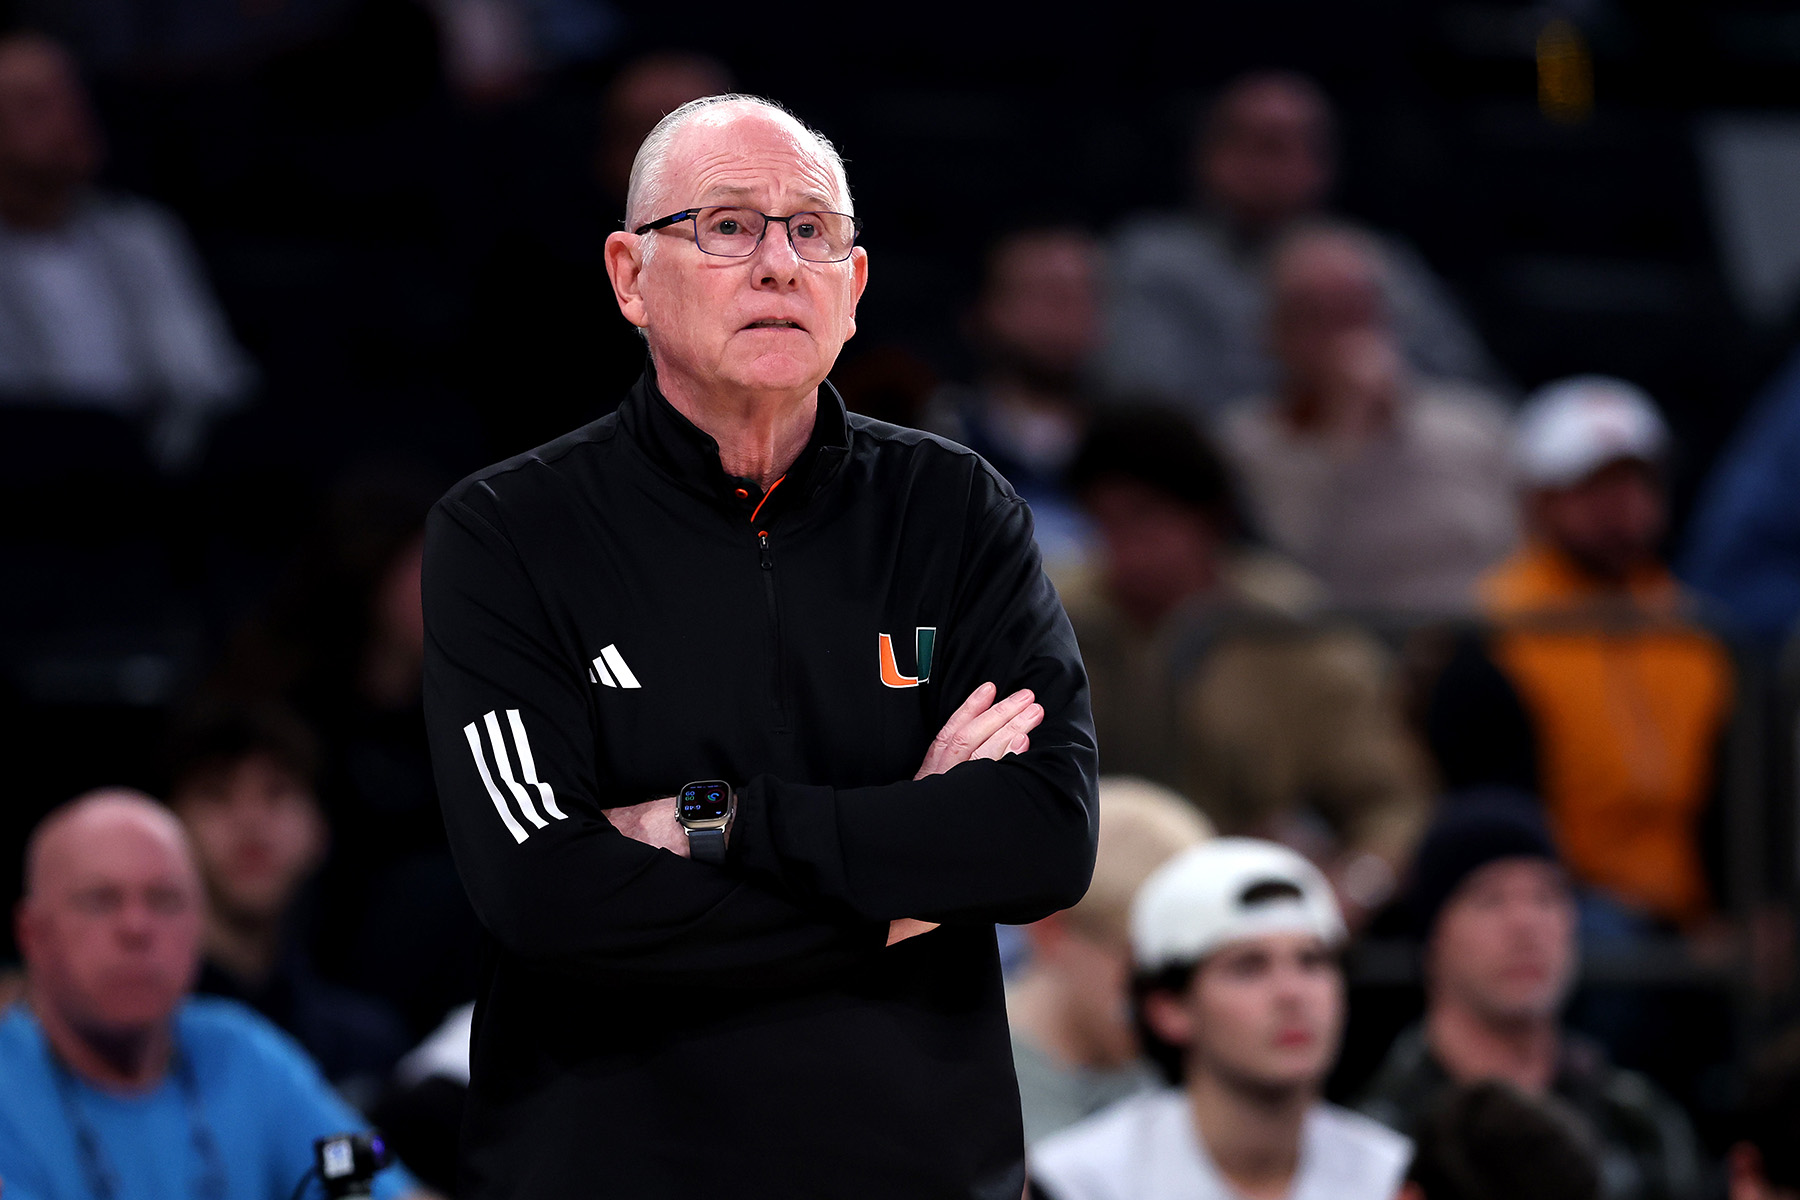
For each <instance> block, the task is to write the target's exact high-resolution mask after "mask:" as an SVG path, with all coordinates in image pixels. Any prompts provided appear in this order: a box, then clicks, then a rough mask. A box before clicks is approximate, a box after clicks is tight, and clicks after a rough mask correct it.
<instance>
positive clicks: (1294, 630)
mask: <svg viewBox="0 0 1800 1200" xmlns="http://www.w3.org/2000/svg"><path fill="white" fill-rule="evenodd" d="M1069 478H1070V486H1071V488H1072V490H1073V491H1074V493H1075V494H1076V495H1077V496H1078V497H1079V499H1080V502H1081V504H1082V506H1083V508H1085V509H1086V510H1087V513H1088V514H1089V516H1090V518H1091V519H1092V520H1093V522H1094V525H1095V527H1096V529H1097V530H1098V531H1099V540H1100V547H1101V555H1100V558H1101V562H1100V570H1099V572H1098V574H1097V577H1093V578H1089V577H1085V576H1084V577H1076V578H1073V579H1071V580H1069V581H1068V583H1067V586H1065V587H1064V588H1063V599H1064V603H1065V604H1066V606H1067V608H1068V612H1069V619H1070V620H1071V622H1073V624H1074V627H1075V635H1076V638H1077V640H1078V641H1079V642H1080V644H1081V653H1082V660H1083V662H1084V663H1085V664H1086V666H1087V670H1088V679H1089V686H1090V691H1091V695H1092V700H1093V706H1094V724H1095V729H1096V733H1097V736H1098V739H1099V741H1100V744H1101V745H1102V746H1104V747H1105V750H1104V751H1103V753H1104V755H1105V761H1106V769H1107V770H1108V771H1109V772H1116V773H1122V774H1133V775H1142V776H1144V777H1146V778H1149V779H1153V780H1156V781H1157V782H1159V783H1163V784H1165V785H1168V786H1170V787H1174V788H1176V789H1177V790H1179V791H1181V792H1183V793H1184V794H1185V795H1187V796H1188V797H1190V798H1191V799H1192V800H1194V802H1195V803H1196V804H1198V805H1199V807H1200V809H1201V811H1202V812H1204V813H1205V814H1206V815H1207V816H1208V817H1209V818H1211V820H1212V822H1213V824H1215V825H1216V826H1217V827H1218V828H1219V830H1220V831H1221V832H1223V833H1227V834H1254V835H1257V836H1263V837H1270V838H1274V839H1276V840H1279V841H1286V842H1290V843H1292V844H1294V845H1296V846H1299V847H1303V848H1304V849H1305V850H1306V851H1307V852H1308V853H1309V854H1311V855H1312V856H1313V857H1315V858H1316V859H1318V860H1319V861H1321V862H1322V863H1324V864H1325V865H1326V867H1327V869H1328V871H1329V873H1330V874H1331V876H1332V878H1333V881H1334V883H1335V884H1336V885H1337V887H1338V889H1339V895H1340V899H1341V901H1342V902H1343V904H1344V906H1345V908H1346V910H1347V912H1348V913H1349V915H1350V919H1351V923H1352V924H1353V925H1359V924H1360V923H1361V921H1362V920H1363V918H1364V917H1366V916H1367V915H1368V913H1369V912H1370V911H1371V910H1372V909H1373V908H1375V907H1376V906H1378V905H1379V904H1380V903H1381V902H1382V901H1383V900H1384V899H1385V898H1386V896H1387V894H1388V892H1389V891H1390V890H1391V888H1392V883H1393V880H1394V879H1395V878H1396V872H1397V871H1398V869H1399V867H1400V866H1402V865H1403V864H1404V863H1406V862H1407V861H1408V860H1409V859H1410V857H1411V855H1412V849H1413V844H1414V842H1415V840H1416V838H1417V836H1418V833H1419V830H1420V828H1421V827H1422V826H1423V824H1424V821H1425V815H1426V811H1427V808H1428V804H1429V796H1428V790H1427V787H1426V784H1425V781H1424V778H1423V770H1422V759H1421V756H1420V754H1419V752H1418V748H1417V747H1416V746H1415V744H1414V743H1413V741H1412V739H1411V737H1410V736H1409V735H1408V734H1407V732H1406V730H1405V727H1404V723H1403V722H1402V720H1401V717H1400V713H1399V710H1398V706H1397V704H1396V702H1395V699H1394V696H1393V694H1392V692H1391V690H1390V688H1389V686H1388V680H1387V663H1386V661H1385V659H1384V656H1383V655H1382V653H1381V651H1380V649H1379V648H1378V647H1377V646H1376V645H1375V643H1374V642H1373V641H1372V640H1370V639H1369V638H1368V637H1366V636H1365V635H1363V634H1361V633H1358V632H1355V631H1353V630H1348V629H1343V628H1333V627H1325V626H1316V625H1312V624H1308V623H1306V622H1305V621H1304V620H1302V619H1301V618H1303V617H1304V616H1305V615H1306V613H1307V611H1308V603H1309V600H1311V598H1312V597H1313V596H1314V595H1316V589H1314V588H1313V586H1312V585H1311V584H1310V581H1308V580H1307V579H1306V578H1305V577H1304V575H1302V574H1301V573H1300V572H1298V571H1296V570H1295V569H1294V568H1292V567H1291V566H1288V565H1287V564H1285V563H1283V562H1282V561H1281V560H1279V559H1277V558H1275V557H1274V556H1272V555H1269V554H1267V553H1266V552H1260V551H1257V550H1255V549H1253V548H1252V547H1250V546H1249V545H1248V544H1247V543H1246V541H1245V539H1244V538H1243V536H1242V530H1241V525H1240V523H1239V521H1238V519H1237V516H1236V506H1235V504H1234V503H1233V500H1232V495H1231V487H1230V483H1229V480H1228V478H1227V476H1226V472H1225V468H1224V465H1223V464H1222V463H1221V462H1220V460H1219V458H1218V456H1217V455H1216V454H1215V453H1214V452H1213V451H1212V450H1211V448H1210V447H1208V446H1207V444H1206V443H1205V441H1204V440H1203V439H1202V438H1201V436H1200V435H1199V434H1198V433H1197V432H1196V431H1195V430H1194V429H1193V427H1192V426H1191V425H1189V424H1188V423H1187V422H1186V421H1185V420H1183V419H1182V418H1180V417H1177V416H1175V415H1174V414H1172V413H1167V412H1157V411H1153V410H1151V411H1136V412H1132V411H1121V412H1117V413H1112V414H1108V415H1105V416H1102V417H1101V418H1099V419H1098V420H1096V422H1095V424H1094V427H1093V429H1092V431H1091V432H1090V433H1089V435H1088V437H1087V440H1086V441H1085V442H1084V443H1083V445H1082V448H1081V450H1080V452H1079V453H1078V454H1077V455H1076V458H1075V462H1074V464H1073V465H1072V467H1071V469H1070V475H1069Z"/></svg>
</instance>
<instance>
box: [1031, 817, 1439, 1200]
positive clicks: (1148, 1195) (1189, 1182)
mask: <svg viewBox="0 0 1800 1200" xmlns="http://www.w3.org/2000/svg"><path fill="white" fill-rule="evenodd" d="M1343 940H1344V925H1343V922H1342V920H1341V919H1340V917H1339V915H1338V911H1337V905H1336V904H1335V903H1334V902H1333V901H1332V898H1331V889H1330V887H1329V886H1328V885H1327V884H1326V882H1325V879H1324V877H1323V876H1321V875H1320V874H1319V873H1318V871H1316V870H1315V869H1313V867H1312V865H1311V864H1309V863H1308V862H1307V861H1306V860H1305V859H1303V858H1301V857H1300V856H1299V855H1297V854H1295V853H1293V852H1292V851H1291V850H1287V849H1285V848H1283V847H1280V846H1275V845H1272V844H1270V843H1267V842H1258V841H1255V840H1252V839H1246V838H1221V839H1217V840H1214V841H1211V842H1207V843H1204V844H1202V845H1199V846H1196V847H1194V848H1192V849H1190V850H1188V851H1186V852H1184V853H1182V854H1181V855H1179V856H1177V857H1176V858H1174V859H1172V860H1171V861H1169V862H1167V863H1165V864H1164V865H1163V866H1162V867H1161V868H1160V869H1158V870H1157V871H1156V873H1155V874H1153V875H1152V876H1151V877H1150V879H1149V880H1148V881H1147V882H1146V883H1145V884H1144V886H1143V888H1142V890H1141V891H1139V893H1138V898H1137V900H1136V902H1135V903H1134V904H1133V905H1132V911H1131V944H1132V954H1133V958H1134V962H1135V966H1136V968H1137V972H1138V986H1137V996H1138V1018H1139V1025H1140V1028H1141V1029H1142V1030H1143V1031H1144V1035H1145V1040H1146V1044H1147V1046H1148V1047H1149V1048H1150V1051H1151V1054H1152V1056H1153V1057H1154V1058H1156V1060H1157V1063H1158V1065H1159V1066H1160V1067H1162V1068H1163V1071H1164V1074H1165V1075H1166V1076H1167V1077H1168V1079H1169V1082H1170V1083H1172V1084H1175V1085H1177V1088H1178V1089H1179V1090H1174V1089H1159V1090H1157V1091H1154V1092H1147V1093H1144V1094H1143V1095H1140V1096H1134V1097H1132V1098H1131V1099H1128V1100H1125V1101H1122V1102H1121V1103H1119V1104H1117V1105H1115V1106H1113V1107H1112V1108H1110V1109H1108V1110H1107V1111H1105V1112H1103V1113H1101V1114H1100V1115H1098V1116H1096V1117H1092V1118H1090V1119H1089V1120H1087V1121H1084V1122H1082V1123H1081V1124H1079V1125H1076V1126H1074V1127H1073V1128H1071V1129H1067V1130H1065V1131H1063V1132H1062V1133H1060V1134H1057V1135H1056V1136H1054V1137H1052V1138H1049V1139H1047V1140H1046V1141H1044V1142H1041V1143H1039V1144H1038V1145H1037V1146H1036V1147H1034V1148H1033V1149H1032V1151H1031V1155H1030V1160H1031V1178H1032V1180H1033V1181H1034V1183H1035V1184H1036V1186H1037V1187H1038V1189H1039V1190H1040V1193H1041V1194H1043V1195H1047V1196H1049V1197H1051V1198H1053V1200H1235V1198H1236V1197H1241V1196H1284V1197H1289V1198H1291V1200H1389V1198H1390V1197H1392V1196H1393V1195H1394V1193H1395V1192H1396V1191H1397V1190H1398V1189H1399V1186H1400V1178H1401V1174H1402V1172H1403V1171H1405V1169H1406V1163H1407V1160H1408V1158H1409V1157H1410V1154H1411V1146H1410V1144H1409V1143H1408V1142H1407V1140H1406V1139H1405V1138H1403V1137H1401V1136H1399V1135H1397V1134H1395V1133H1393V1132H1391V1131H1389V1130H1387V1129H1383V1128H1382V1127H1381V1126H1379V1125H1377V1124H1375V1123H1374V1122H1373V1121H1369V1120H1367V1119H1366V1118H1363V1117H1359V1116H1357V1115H1355V1114H1354V1113H1350V1112H1346V1111H1345V1110H1343V1109H1340V1108H1338V1107H1336V1106H1334V1105H1330V1104H1326V1103H1324V1102H1323V1101H1322V1100H1321V1099H1320V1089H1321V1088H1322V1087H1323V1085H1324V1082H1325V1076H1326V1073H1327V1072H1328V1071H1330V1069H1331V1064H1332V1061H1333V1060H1334V1059H1335V1058H1336V1057H1337V1051H1338V1041H1339V1038H1340V1036H1341V1035H1342V1032H1343V1020H1344V980H1343V974H1342V971H1341V970H1340V968H1339V966H1338V961H1337V952H1338V949H1339V947H1340V946H1341V945H1342V943H1343Z"/></svg>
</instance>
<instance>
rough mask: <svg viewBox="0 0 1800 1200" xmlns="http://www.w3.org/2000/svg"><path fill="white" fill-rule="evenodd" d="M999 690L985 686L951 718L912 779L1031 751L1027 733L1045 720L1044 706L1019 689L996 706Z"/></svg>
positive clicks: (1024, 689) (1025, 689)
mask: <svg viewBox="0 0 1800 1200" xmlns="http://www.w3.org/2000/svg"><path fill="white" fill-rule="evenodd" d="M999 690H1000V689H998V688H996V687H995V686H994V685H993V684H991V683H984V684H982V685H981V686H980V687H978V688H976V689H975V690H974V691H973V692H972V693H970V695H969V698H968V699H967V700H965V701H963V705H962V707H961V708H959V709H957V710H956V711H955V712H953V713H951V714H950V719H949V720H948V721H945V722H944V727H943V728H942V729H940V730H938V735H937V736H936V737H935V738H932V739H931V747H930V748H929V749H928V750H926V751H925V761H924V762H922V763H920V764H919V773H918V774H917V775H914V776H913V778H914V779H923V778H925V777H926V776H927V775H942V774H943V773H944V772H945V771H948V770H949V769H950V768H951V767H954V766H956V765H957V764H958V763H965V762H968V761H969V760H970V759H975V758H988V759H999V758H1005V757H1006V756H1007V755H1008V754H1023V753H1025V751H1027V750H1029V749H1031V737H1030V733H1031V731H1032V730H1034V729H1036V728H1037V727H1038V725H1040V724H1041V723H1042V722H1043V720H1044V706H1043V705H1041V704H1034V703H1032V697H1031V689H1029V688H1020V689H1019V690H1018V691H1016V692H1014V693H1013V694H1012V695H1010V696H1008V697H1007V698H1006V699H1004V700H1002V701H1000V702H999V703H998V704H996V703H994V696H995V694H996V693H998V692H999Z"/></svg>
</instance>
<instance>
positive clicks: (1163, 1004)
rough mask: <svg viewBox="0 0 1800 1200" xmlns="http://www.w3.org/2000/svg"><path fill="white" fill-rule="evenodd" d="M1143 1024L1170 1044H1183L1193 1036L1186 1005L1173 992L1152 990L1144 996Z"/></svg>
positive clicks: (1191, 1021) (1191, 1023)
mask: <svg viewBox="0 0 1800 1200" xmlns="http://www.w3.org/2000/svg"><path fill="white" fill-rule="evenodd" d="M1144 1024H1146V1025H1148V1026H1149V1027H1150V1032H1151V1033H1154V1034H1155V1035H1156V1036H1157V1037H1159V1038H1161V1039H1162V1040H1163V1041H1165V1042H1168V1043H1169V1044H1170V1045H1172V1046H1185V1045H1187V1044H1188V1043H1189V1042H1190V1041H1192V1040H1193V1037H1194V1022H1193V1019H1192V1018H1191V1017H1189V1016H1188V1010H1187V1006H1186V1005H1185V1004H1183V1003H1182V1000H1181V997H1179V996H1177V995H1175V994H1174V993H1173V992H1166V991H1154V992H1151V993H1149V994H1148V995H1146V996H1145V997H1144Z"/></svg>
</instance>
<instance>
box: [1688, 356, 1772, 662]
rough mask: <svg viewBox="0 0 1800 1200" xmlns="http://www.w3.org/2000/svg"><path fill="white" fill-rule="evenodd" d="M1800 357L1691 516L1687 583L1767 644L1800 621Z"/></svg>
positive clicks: (1725, 457) (1735, 442)
mask: <svg viewBox="0 0 1800 1200" xmlns="http://www.w3.org/2000/svg"><path fill="white" fill-rule="evenodd" d="M1795 463H1800V355H1796V356H1795V357H1794V358H1792V359H1790V360H1789V362H1788V364H1787V365H1786V366H1785V367H1784V368H1783V369H1782V371H1781V373H1780V374H1779V375H1777V376H1776V377H1775V380H1774V381H1773V382H1772V383H1771V384H1770V385H1769V387H1768V390H1767V391H1766V392H1765V393H1764V394H1763V396H1762V398H1761V399H1760V400H1758V401H1757V402H1756V405H1755V406H1754V407H1753V408H1752V409H1751V410H1750V413H1749V415H1748V416H1746V417H1745V418H1744V420H1743V423H1742V424H1741V425H1740V426H1739V428H1738V432H1737V436H1736V437H1735V438H1733V439H1732V442H1731V445H1730V446H1728V447H1727V448H1726V450H1725V452H1724V453H1723V454H1722V455H1720V457H1719V461H1718V463H1717V464H1716V465H1715V466H1714V467H1713V471H1712V476H1711V478H1709V479H1708V480H1707V483H1706V487H1705V488H1704V489H1703V490H1702V491H1701V493H1700V497H1699V500H1698V502H1697V503H1696V505H1695V508H1694V512H1693V515H1692V516H1691V517H1690V518H1689V519H1688V533H1687V547H1686V554H1685V555H1684V557H1683V560H1682V570H1681V575H1682V578H1684V579H1686V580H1687V581H1688V583H1690V584H1692V585H1693V587H1694V590H1695V591H1698V592H1700V593H1702V594H1704V595H1706V596H1708V597H1710V598H1711V599H1713V600H1716V601H1718V602H1719V603H1721V604H1723V605H1724V606H1725V609H1726V611H1727V612H1729V613H1730V614H1731V616H1732V617H1734V618H1735V619H1736V620H1737V621H1738V622H1739V623H1740V624H1741V625H1742V626H1743V627H1744V628H1745V629H1747V630H1749V631H1750V632H1751V633H1754V634H1756V635H1757V636H1758V637H1760V638H1763V639H1765V640H1766V641H1770V642H1773V641H1776V640H1778V639H1780V638H1784V637H1786V636H1788V635H1789V634H1790V633H1792V632H1793V631H1794V629H1795V622H1797V621H1800V473H1796V472H1795V470H1794V464H1795Z"/></svg>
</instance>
